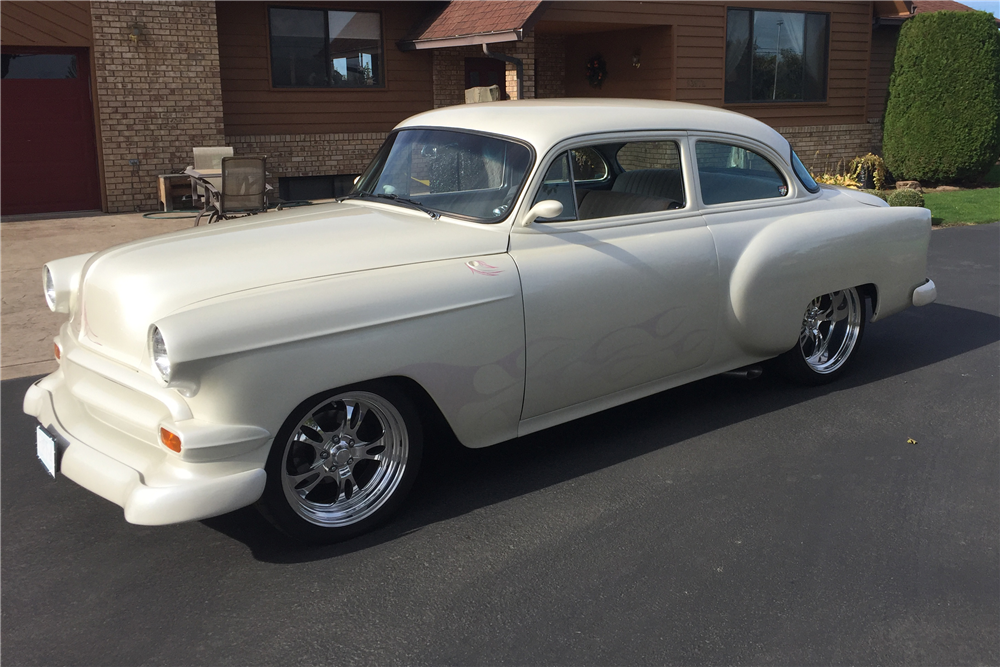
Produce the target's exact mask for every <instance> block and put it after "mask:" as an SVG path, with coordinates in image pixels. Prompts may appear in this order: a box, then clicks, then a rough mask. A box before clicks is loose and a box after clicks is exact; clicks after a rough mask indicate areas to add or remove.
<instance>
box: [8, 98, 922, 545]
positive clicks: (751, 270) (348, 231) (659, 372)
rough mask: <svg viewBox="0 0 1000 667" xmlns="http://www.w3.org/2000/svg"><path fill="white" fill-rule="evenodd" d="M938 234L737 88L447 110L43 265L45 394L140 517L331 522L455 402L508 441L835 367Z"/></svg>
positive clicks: (48, 449) (404, 480)
mask: <svg viewBox="0 0 1000 667" xmlns="http://www.w3.org/2000/svg"><path fill="white" fill-rule="evenodd" d="M930 229H931V224H930V213H929V212H928V211H927V210H926V209H922V208H889V207H887V206H886V205H885V204H884V203H883V202H882V201H881V200H880V199H877V198H875V197H872V196H869V195H866V194H864V193H861V192H857V191H850V190H843V189H833V188H827V187H819V186H817V184H816V183H815V182H814V181H813V179H812V178H811V177H810V176H809V173H808V172H807V171H806V169H805V168H804V167H803V166H802V163H801V162H799V159H798V158H797V157H796V155H795V153H794V152H793V151H792V149H791V148H790V146H789V144H788V142H787V141H786V140H785V139H784V138H782V137H781V135H779V134H778V133H777V132H775V131H774V130H772V129H771V128H769V127H768V126H766V125H764V124H762V123H760V122H758V121H756V120H753V119H751V118H748V117H746V116H743V115H740V114H736V113H732V112H728V111H723V110H720V109H715V108H709V107H701V106H695V105H689V104H680V103H669V102H654V101H641V100H605V101H591V100H550V101H526V102H510V103H491V104H475V105H466V106H462V107H451V108H445V109H438V110H435V111H429V112H427V113H423V114H420V115H417V116H414V117H413V118H410V119H408V120H406V121H404V122H403V123H401V124H400V125H399V126H398V127H396V129H395V130H394V131H393V132H392V133H391V134H390V135H389V137H388V138H387V139H386V142H385V144H384V145H383V146H382V148H381V149H380V150H379V152H378V154H377V155H376V156H375V158H374V160H373V161H372V163H371V165H370V166H369V167H368V169H367V170H366V171H365V173H364V174H362V175H361V176H360V177H359V179H358V180H357V181H356V184H355V188H354V190H353V192H352V193H351V194H350V195H348V196H346V197H343V198H342V199H341V200H339V201H338V202H337V203H330V204H326V205H321V206H313V207H308V208H298V209H294V210H291V211H285V212H280V213H279V212H273V213H268V214H265V215H259V216H255V217H247V218H241V219H237V220H231V221H227V222H221V223H218V224H215V225H212V226H209V227H201V228H194V229H190V230H185V231H181V232H176V233H173V234H167V235H164V236H159V237H155V238H150V239H146V240H142V241H138V242H134V243H129V244H126V245H122V246H118V247H115V248H111V249H109V250H105V251H103V252H99V253H96V254H92V255H79V256H76V257H68V258H65V259H60V260H56V261H53V262H49V263H48V264H47V265H46V266H45V270H44V281H45V296H46V299H47V300H48V304H49V306H50V307H51V308H52V309H53V310H54V311H57V312H62V313H68V314H69V320H68V322H67V323H66V324H65V325H64V326H63V327H62V330H61V331H60V332H59V335H58V336H57V337H56V338H55V354H56V356H57V357H58V358H59V360H60V362H59V363H60V367H59V369H58V370H57V371H56V372H55V373H53V374H51V375H49V376H48V377H46V378H44V379H41V380H39V381H38V382H36V383H35V384H34V385H33V386H32V387H31V388H30V390H29V391H28V393H27V395H26V396H25V399H24V410H25V412H27V413H28V414H30V415H34V416H35V417H37V418H38V420H39V422H40V426H39V428H38V431H37V443H36V446H37V448H38V453H39V457H40V458H41V459H42V460H43V462H44V463H45V464H46V467H47V468H48V469H49V472H50V473H51V474H53V475H57V474H60V473H61V474H63V475H65V476H66V477H68V478H70V479H72V480H73V481H75V482H77V483H78V484H80V485H82V486H83V487H85V488H87V489H89V490H91V491H93V492H94V493H97V494H99V495H101V496H103V497H104V498H107V499H108V500H110V501H112V502H114V503H117V504H119V505H121V506H122V507H123V508H124V510H125V518H126V519H127V520H128V521H130V522H133V523H139V524H166V523H173V522H178V521H189V520H195V519H202V518H206V517H210V516H214V515H218V514H222V513H225V512H230V511H232V510H235V509H237V508H240V507H244V506H246V505H250V504H253V503H257V505H258V507H259V508H260V509H261V511H262V512H263V514H264V515H265V516H266V517H267V518H268V519H270V520H271V521H272V522H273V523H275V524H276V525H277V526H278V527H279V528H281V529H282V530H284V531H285V532H286V533H288V534H290V535H292V536H295V537H298V538H302V539H306V540H312V541H321V542H329V541H335V540H340V539H345V538H348V537H351V536H354V535H357V534H359V533H361V532H364V531H366V530H369V529H370V528H372V527H373V526H375V525H376V524H378V523H380V522H382V521H384V520H386V519H387V518H388V517H389V516H390V515H391V514H392V513H393V512H394V511H395V510H397V509H398V508H399V506H400V505H401V503H402V502H403V500H404V497H405V495H406V493H407V491H408V490H409V489H410V487H411V486H412V484H413V481H414V478H415V476H416V475H417V471H418V468H419V465H420V460H421V454H422V451H423V449H424V447H425V446H426V447H431V446H433V444H434V443H433V442H432V441H428V442H427V443H425V442H424V438H423V431H424V429H423V425H424V424H425V423H426V418H427V417H428V416H430V414H431V413H434V412H436V413H437V414H436V415H435V417H438V418H440V417H443V420H444V422H446V423H447V425H448V426H450V428H451V429H452V431H453V432H454V435H455V436H456V437H457V439H458V440H459V441H460V442H462V443H463V444H464V445H466V446H468V447H485V446H487V445H492V444H494V443H497V442H500V441H503V440H508V439H510V438H514V437H517V436H521V435H524V434H527V433H531V432H534V431H537V430H539V429H543V428H546V427H549V426H552V425H555V424H559V423H561V422H565V421H567V420H570V419H574V418H576V417H580V416H582V415H586V414H590V413H593V412H595V411H598V410H604V409H606V408H610V407H612V406H614V405H618V404H620V403H623V402H626V401H630V400H633V399H636V398H639V397H642V396H646V395H649V394H652V393H654V392H658V391H662V390H664V389H668V388H670V387H675V386H677V385H681V384H684V383H686V382H691V381H693V380H697V379H699V378H704V377H706V376H709V375H713V374H717V373H721V372H724V371H730V370H733V369H737V368H741V367H744V366H747V365H750V364H755V363H757V362H761V361H763V360H767V359H772V358H776V360H775V362H774V363H775V365H776V366H777V367H779V368H780V369H781V370H783V371H784V372H785V373H786V374H788V375H789V376H790V377H791V378H793V379H796V380H799V381H801V382H806V383H819V382H826V381H830V380H833V379H835V378H836V377H837V376H839V375H840V374H842V373H843V372H844V371H845V369H847V368H848V366H849V364H850V362H851V359H852V353H853V352H854V351H855V350H856V349H857V347H858V344H859V343H860V341H861V337H862V334H863V332H864V328H865V323H866V320H867V319H868V312H869V311H868V308H869V307H870V309H871V310H870V312H871V320H872V321H877V320H880V319H882V318H883V317H886V316H888V315H891V314H893V313H896V312H899V311H901V310H903V309H904V308H906V307H908V306H910V305H916V306H919V305H923V304H926V303H930V302H931V301H933V300H934V298H935V294H936V293H935V288H934V284H933V282H931V281H930V280H928V279H927V276H926V263H927V246H928V241H929V238H930ZM869 304H870V306H869Z"/></svg>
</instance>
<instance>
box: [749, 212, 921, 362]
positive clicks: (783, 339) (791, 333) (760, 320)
mask: <svg viewBox="0 0 1000 667" xmlns="http://www.w3.org/2000/svg"><path fill="white" fill-rule="evenodd" d="M930 230H931V215H930V211H928V210H927V209H924V208H914V207H896V208H876V207H867V208H864V209H861V208H858V209H852V210H851V211H849V212H848V211H845V210H835V211H824V212H814V213H805V214H798V215H793V216H789V217H786V218H782V219H779V220H777V221H775V222H773V223H771V224H770V225H768V226H767V227H765V228H763V229H762V230H761V231H760V233H758V234H757V235H756V236H754V238H753V239H752V240H751V241H750V243H749V244H748V245H747V247H746V249H745V250H744V251H743V253H742V255H741V256H740V259H739V260H738V262H737V263H736V266H735V267H734V269H733V272H732V275H731V279H730V285H729V288H730V289H729V296H730V305H731V311H730V322H729V326H730V329H731V332H732V335H733V338H734V339H735V340H736V341H737V343H738V344H739V345H740V347H741V348H743V349H744V350H745V351H747V352H748V353H750V354H754V355H766V356H774V355H778V354H781V353H782V352H784V351H786V350H789V349H791V348H792V346H794V345H795V342H796V341H797V340H798V334H799V329H800V327H801V325H802V314H803V312H805V309H806V306H807V305H808V304H809V302H810V301H811V300H812V299H814V298H815V297H817V296H819V295H821V294H827V293H829V292H833V291H836V290H841V289H846V288H849V287H859V286H862V285H866V284H869V283H870V284H871V285H873V286H874V288H875V290H876V293H877V295H878V298H877V302H876V304H877V305H876V307H877V310H876V312H875V314H874V316H873V317H872V320H873V321H874V320H877V319H881V318H883V317H886V316H887V315H891V314H892V313H895V312H899V311H900V310H903V309H904V308H906V307H907V306H908V305H910V299H911V295H912V294H913V290H914V289H915V288H916V287H918V286H919V285H921V284H922V283H923V282H924V281H925V279H926V277H927V247H928V244H929V241H930Z"/></svg>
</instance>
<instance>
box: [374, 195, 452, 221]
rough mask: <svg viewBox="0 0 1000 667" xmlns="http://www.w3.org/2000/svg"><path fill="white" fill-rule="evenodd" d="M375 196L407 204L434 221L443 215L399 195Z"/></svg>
mask: <svg viewBox="0 0 1000 667" xmlns="http://www.w3.org/2000/svg"><path fill="white" fill-rule="evenodd" d="M374 196H375V197H378V198H380V199H388V200H389V201H398V202H400V203H402V204H406V205H407V206H409V207H411V208H415V209H417V210H418V211H423V212H424V213H426V214H427V215H429V216H431V218H432V219H433V220H437V219H438V218H440V217H441V214H440V213H438V212H437V211H432V210H431V209H429V208H427V207H426V206H424V205H423V204H421V203H420V202H418V201H413V200H412V199H406V198H405V197H400V196H399V195H381V194H378V193H376V194H375V195H374Z"/></svg>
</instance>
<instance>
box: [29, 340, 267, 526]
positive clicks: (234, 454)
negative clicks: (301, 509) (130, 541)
mask: <svg viewBox="0 0 1000 667" xmlns="http://www.w3.org/2000/svg"><path fill="white" fill-rule="evenodd" d="M63 340H65V337H63ZM75 356H77V357H79V354H77V355H75ZM68 376H70V377H71V378H72V379H69V378H68ZM107 383H110V384H108V390H107V391H104V392H101V391H95V387H96V388H98V389H100V388H102V387H103V386H104V385H105V384H107ZM112 385H113V389H114V390H115V391H117V396H114V395H112V394H111V391H112V389H111V387H112ZM130 396H132V397H133V398H134V401H133V400H129V398H130ZM88 401H91V402H92V403H91V402H88ZM151 404H153V403H151V399H150V396H149V395H143V394H142V392H139V391H136V389H135V388H130V387H124V386H122V385H120V384H118V383H112V381H111V380H108V379H107V378H106V377H101V376H100V375H97V374H94V373H93V372H92V371H90V370H87V369H84V368H82V367H80V366H79V365H75V364H73V362H72V361H71V360H70V359H69V358H67V357H66V356H64V358H63V361H62V365H61V367H60V369H59V370H57V371H56V372H55V373H53V374H52V375H49V376H48V377H45V378H43V379H41V380H39V381H38V382H36V383H35V384H33V385H32V386H31V387H30V388H29V389H28V392H27V394H25V397H24V411H25V412H26V413H27V414H29V415H32V416H33V417H35V418H37V419H38V421H39V422H40V423H41V425H42V426H44V427H45V429H46V430H47V431H48V432H49V433H50V434H51V435H52V436H54V438H55V440H56V443H57V447H58V449H59V453H60V456H59V457H58V458H59V459H60V460H61V464H60V472H61V473H62V474H64V475H65V476H66V477H68V478H69V479H71V480H73V481H74V482H76V483H77V484H79V485H80V486H82V487H84V488H85V489H87V490H89V491H92V492H93V493H96V494H97V495H99V496H101V497H103V498H105V499H107V500H110V501H111V502H113V503H115V504H117V505H120V506H121V507H122V508H123V509H124V510H125V519H126V520H127V521H128V522H129V523H135V524H143V525H163V524H170V523H179V522H182V521H194V520H198V519H205V518H208V517H212V516H217V515H219V514H225V513H226V512H231V511H233V510H236V509H239V508H241V507H245V506H247V505H250V504H252V503H253V502H255V501H256V500H257V499H258V498H259V497H260V495H261V493H263V491H264V482H265V472H264V470H263V467H264V463H265V461H266V459H267V451H268V448H269V445H270V442H271V437H270V434H268V433H267V431H265V430H263V429H260V428H257V427H251V426H231V425H217V424H211V423H206V422H201V421H198V420H195V419H185V420H180V421H172V420H170V411H169V410H167V409H166V408H165V409H164V416H165V417H166V418H165V419H163V420H162V422H163V423H167V424H169V425H170V426H171V427H172V428H173V429H174V430H175V431H179V432H181V433H186V434H189V435H190V437H189V438H188V440H189V441H190V442H191V444H192V445H193V448H192V449H191V450H190V451H185V450H183V449H182V451H184V453H185V456H181V455H178V454H175V453H174V452H171V451H169V450H167V449H166V448H165V447H163V446H162V445H160V444H158V442H157V441H156V439H155V435H153V434H155V433H156V429H155V427H154V428H152V429H147V428H140V427H139V426H137V425H135V424H132V425H129V424H127V423H126V422H125V419H127V418H129V417H133V414H134V415H139V417H136V419H137V420H141V418H142V417H147V418H148V417H154V418H155V415H150V414H149V413H150V409H149V406H150V405H151ZM154 405H155V404H154ZM130 406H134V413H130V411H129V407H130ZM108 415H114V416H115V418H112V417H109V416H108ZM123 415H124V416H123ZM147 430H148V431H149V432H150V434H149V435H146V434H145V433H144V431H147ZM182 441H183V437H182ZM212 452H219V453H222V454H225V455H228V456H227V457H226V458H221V459H216V460H212V459H213V458H215V457H213V456H211V453H212ZM192 455H193V456H194V457H196V460H187V459H190V457H191V456H192ZM199 457H200V460H198V458H199ZM39 473H40V474H44V472H43V471H42V470H39Z"/></svg>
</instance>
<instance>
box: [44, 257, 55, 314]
mask: <svg viewBox="0 0 1000 667" xmlns="http://www.w3.org/2000/svg"><path fill="white" fill-rule="evenodd" d="M45 303H47V304H48V306H49V310H51V311H52V312H56V281H55V280H54V279H53V278H52V271H50V270H49V267H47V266H46V267H45Z"/></svg>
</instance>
